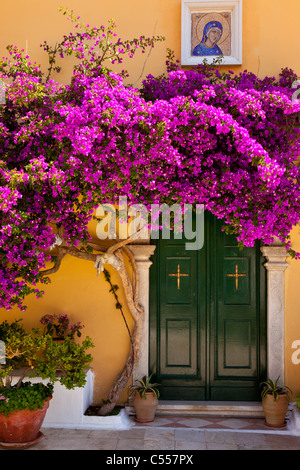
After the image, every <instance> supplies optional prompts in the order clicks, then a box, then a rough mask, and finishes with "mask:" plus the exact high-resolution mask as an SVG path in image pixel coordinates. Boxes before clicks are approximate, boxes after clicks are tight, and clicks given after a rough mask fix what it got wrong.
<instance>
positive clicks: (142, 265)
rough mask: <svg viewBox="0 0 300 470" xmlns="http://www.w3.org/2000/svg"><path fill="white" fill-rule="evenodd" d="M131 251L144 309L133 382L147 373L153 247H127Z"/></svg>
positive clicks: (140, 302) (140, 301) (141, 303)
mask: <svg viewBox="0 0 300 470" xmlns="http://www.w3.org/2000/svg"><path fill="white" fill-rule="evenodd" d="M128 248H130V250H131V251H132V253H133V255H134V258H135V261H136V264H137V269H138V273H139V283H140V289H139V299H138V302H139V304H140V305H141V306H142V307H143V308H144V312H145V317H144V327H143V331H144V335H143V337H144V339H143V342H142V345H141V351H140V358H139V361H138V363H137V364H136V366H135V368H134V371H133V380H134V381H135V380H136V379H141V377H143V376H144V375H148V373H149V268H150V266H151V265H152V261H150V256H152V255H153V254H154V251H155V248H156V246H155V245H128Z"/></svg>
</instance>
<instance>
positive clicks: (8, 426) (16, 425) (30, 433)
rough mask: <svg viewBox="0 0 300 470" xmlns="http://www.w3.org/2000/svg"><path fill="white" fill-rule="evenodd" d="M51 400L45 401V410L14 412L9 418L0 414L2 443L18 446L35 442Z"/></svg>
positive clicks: (0, 438) (0, 437) (0, 439)
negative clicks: (17, 444)
mask: <svg viewBox="0 0 300 470" xmlns="http://www.w3.org/2000/svg"><path fill="white" fill-rule="evenodd" d="M50 400H51V398H49V399H48V400H47V401H45V403H44V406H43V408H40V409H37V410H33V411H31V410H29V409H26V410H20V411H14V412H12V413H10V414H9V416H8V417H5V416H4V415H3V414H0V442H3V443H15V444H16V443H26V442H31V441H35V440H36V439H37V438H38V435H39V430H40V428H41V426H42V424H43V421H44V418H45V415H46V412H47V409H48V407H49V401H50Z"/></svg>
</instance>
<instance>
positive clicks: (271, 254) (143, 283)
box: [129, 244, 288, 383]
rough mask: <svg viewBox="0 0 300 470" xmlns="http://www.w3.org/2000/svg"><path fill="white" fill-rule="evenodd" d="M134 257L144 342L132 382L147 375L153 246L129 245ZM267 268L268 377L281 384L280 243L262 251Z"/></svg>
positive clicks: (283, 253) (282, 307) (282, 266)
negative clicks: (143, 313)
mask: <svg viewBox="0 0 300 470" xmlns="http://www.w3.org/2000/svg"><path fill="white" fill-rule="evenodd" d="M129 248H130V250H131V251H132V253H133V254H134V257H135V260H136V264H137V268H138V272H139V278H140V279H139V282H140V293H139V299H138V301H139V303H140V305H141V306H142V307H143V308H144V311H145V319H144V341H143V343H142V346H141V352H140V358H139V361H138V363H137V364H136V366H135V369H134V371H133V380H137V379H140V378H141V377H143V376H144V375H148V374H149V287H150V284H149V280H150V276H149V270H150V266H151V265H152V261H151V259H150V257H151V256H152V255H153V254H154V252H155V248H156V246H155V245H151V244H136V245H129ZM261 251H262V254H263V256H265V258H266V263H265V268H266V269H267V376H268V377H270V378H272V379H274V378H275V379H276V378H277V377H278V376H280V380H281V382H282V383H283V381H284V310H285V304H284V272H285V270H286V268H287V266H288V263H287V262H286V257H287V254H286V250H285V248H284V247H283V246H280V245H279V244H274V245H270V246H263V247H262V248H261Z"/></svg>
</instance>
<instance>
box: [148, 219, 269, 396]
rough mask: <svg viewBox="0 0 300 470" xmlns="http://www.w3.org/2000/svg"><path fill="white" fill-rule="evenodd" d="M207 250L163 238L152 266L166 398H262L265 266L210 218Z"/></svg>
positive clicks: (154, 337) (158, 376) (157, 350)
mask: <svg viewBox="0 0 300 470" xmlns="http://www.w3.org/2000/svg"><path fill="white" fill-rule="evenodd" d="M205 220H206V222H205V224H206V227H205V243H204V247H203V248H202V249H201V250H195V251H186V250H185V243H186V240H184V239H182V240H174V239H170V240H159V241H157V247H156V251H155V255H154V259H153V265H152V267H151V272H150V370H151V371H153V372H154V374H155V380H156V381H158V382H159V383H160V384H161V387H160V390H161V396H162V399H170V400H257V399H259V383H260V382H261V381H262V380H263V379H265V370H266V327H265V323H266V315H265V311H266V309H265V281H266V279H265V268H264V267H263V259H262V257H261V254H260V249H259V246H256V247H254V248H245V249H244V250H242V251H240V250H239V249H238V247H237V242H236V240H235V238H234V237H230V236H226V235H225V234H224V233H223V232H221V223H220V222H218V221H216V220H215V219H214V218H212V217H209V216H206V219H205Z"/></svg>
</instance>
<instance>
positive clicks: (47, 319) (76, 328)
mask: <svg viewBox="0 0 300 470" xmlns="http://www.w3.org/2000/svg"><path fill="white" fill-rule="evenodd" d="M40 322H41V324H42V325H44V334H49V335H51V336H52V337H53V339H54V340H55V341H64V340H65V339H66V338H70V339H74V337H75V334H76V335H77V336H78V338H80V336H81V331H80V330H81V329H82V328H83V327H84V326H83V325H82V324H81V323H80V322H76V323H73V324H70V320H69V317H68V315H44V316H43V317H42V318H41V319H40Z"/></svg>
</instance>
